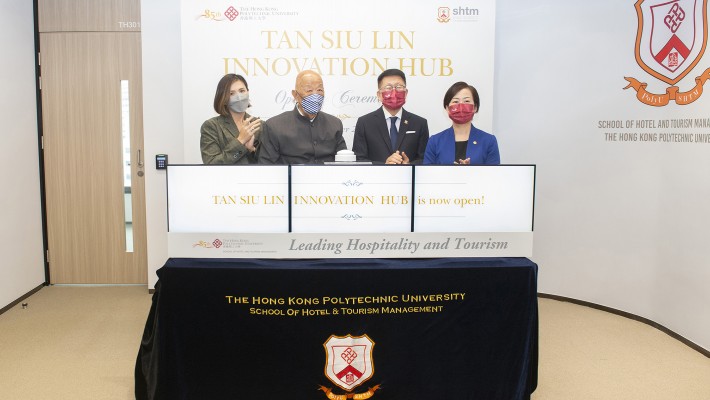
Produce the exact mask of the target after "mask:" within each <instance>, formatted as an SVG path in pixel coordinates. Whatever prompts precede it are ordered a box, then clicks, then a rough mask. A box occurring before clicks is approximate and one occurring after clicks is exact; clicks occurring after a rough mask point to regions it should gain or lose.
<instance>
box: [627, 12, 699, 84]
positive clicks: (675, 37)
mask: <svg viewBox="0 0 710 400" xmlns="http://www.w3.org/2000/svg"><path fill="white" fill-rule="evenodd" d="M707 2H708V0H671V1H668V0H639V1H637V2H636V4H635V6H636V13H637V14H638V32H637V34H636V49H635V52H636V61H637V62H638V64H639V65H640V66H641V68H643V69H644V70H645V71H646V72H648V73H649V74H651V75H652V76H654V77H655V78H657V79H659V80H661V81H663V82H666V83H668V84H669V85H675V84H676V83H677V82H678V81H680V80H681V79H683V77H685V76H686V75H687V74H688V73H689V72H690V70H692V69H693V67H695V65H696V64H697V63H698V61H700V59H701V58H702V56H703V54H704V53H705V45H706V43H707V35H708V29H707Z"/></svg>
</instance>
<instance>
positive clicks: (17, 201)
mask: <svg viewBox="0 0 710 400" xmlns="http://www.w3.org/2000/svg"><path fill="white" fill-rule="evenodd" d="M0 48H1V49H2V52H3V57H2V62H0V88H2V90H0V126H2V130H0V188H2V189H0V191H1V193H2V195H0V221H2V223H1V224H0V254H2V258H3V260H2V263H0V308H2V307H4V306H6V305H8V304H10V303H11V302H13V301H14V300H16V299H18V298H19V297H21V296H22V295H24V294H25V293H27V292H29V291H30V290H32V289H34V288H35V287H37V286H39V285H41V284H42V283H43V282H44V258H43V254H42V253H43V247H42V218H41V205H40V189H39V188H40V186H39V160H38V155H37V106H36V101H35V67H34V23H33V14H32V2H31V1H27V0H3V1H2V2H0Z"/></svg>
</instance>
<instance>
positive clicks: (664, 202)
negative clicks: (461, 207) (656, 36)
mask: <svg viewBox="0 0 710 400" xmlns="http://www.w3.org/2000/svg"><path fill="white" fill-rule="evenodd" d="M498 17H499V19H498V22H497V25H496V28H497V32H496V35H497V46H496V56H497V59H496V82H495V87H496V99H495V107H496V112H495V119H494V128H495V130H494V132H495V133H496V135H497V136H498V140H499V143H500V146H501V157H502V158H503V159H504V160H505V162H511V163H528V162H529V163H536V164H537V166H538V169H537V187H536V188H537V199H536V207H535V250H534V260H535V261H536V262H537V263H539V265H540V275H539V290H540V291H541V292H545V293H550V294H557V295H562V296H566V297H571V298H576V299H581V300H585V301H589V302H592V303H597V304H601V305H605V306H608V307H612V308H616V309H621V310H624V311H627V312H630V313H632V314H636V315H640V316H642V317H645V318H648V319H650V320H653V321H655V322H658V323H659V324H661V325H664V326H666V327H667V328H669V329H671V330H673V331H675V332H677V333H679V334H680V335H682V336H684V337H686V338H687V339H690V340H691V341H693V342H695V343H697V344H698V345H700V346H702V347H704V348H705V349H710V311H708V308H707V304H710V290H707V286H708V283H709V282H710V261H709V260H710V247H709V246H707V244H706V243H707V240H708V239H707V238H708V235H707V226H708V224H710V208H708V207H707V205H706V203H707V200H706V199H707V198H708V194H710V179H708V177H707V176H708V172H710V157H709V156H710V144H707V143H705V144H698V143H667V142H666V143H664V142H646V143H642V142H610V141H606V140H605V136H604V133H605V131H606V130H604V129H599V128H598V121H599V120H607V119H611V120H623V121H626V120H634V121H636V120H641V119H652V120H656V121H657V120H659V119H672V118H710V86H708V85H706V87H705V89H706V91H708V92H706V93H705V94H704V95H703V96H702V97H701V98H700V99H699V100H697V101H696V102H695V103H692V104H690V105H687V106H678V105H675V104H670V105H668V106H665V107H651V106H647V105H644V104H642V103H640V102H639V101H638V100H637V99H636V93H635V92H634V91H633V89H628V90H623V88H624V87H625V86H626V84H627V82H626V81H625V80H624V77H627V76H630V77H634V78H636V79H639V80H640V81H644V82H648V83H649V86H648V90H649V91H652V92H655V93H665V87H667V86H668V85H663V84H661V82H659V81H658V80H655V79H653V78H652V77H650V75H648V74H646V73H645V72H644V71H643V70H641V68H640V67H639V66H638V64H637V63H636V61H635V57H634V43H635V38H636V27H637V17H636V12H635V10H634V2H631V1H628V2H619V1H614V0H600V1H595V2H570V1H565V0H542V1H535V2H530V1H524V0H500V1H498ZM708 67H710V57H709V56H708V55H706V56H705V57H704V59H703V60H702V61H701V62H700V63H699V64H698V66H697V67H696V68H695V69H694V70H692V71H691V73H690V74H689V76H688V79H684V80H683V81H681V82H679V83H678V84H677V85H678V86H679V87H680V89H681V91H686V90H689V89H690V88H691V87H693V86H694V85H695V82H694V80H693V78H694V77H696V76H698V75H700V73H701V72H702V71H704V70H705V69H706V68H708ZM621 131H622V132H624V131H625V132H644V131H645V132H650V133H662V132H679V133H684V132H699V133H705V134H707V133H710V129H708V128H705V129H671V130H668V129H665V130H664V129H658V128H656V129H653V128H649V129H635V128H634V129H629V130H626V129H624V130H621Z"/></svg>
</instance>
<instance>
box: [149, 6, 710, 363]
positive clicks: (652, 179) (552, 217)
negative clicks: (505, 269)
mask: <svg viewBox="0 0 710 400" xmlns="http://www.w3.org/2000/svg"><path fill="white" fill-rule="evenodd" d="M142 3H143V5H142V25H143V46H144V49H143V57H144V58H143V65H144V104H145V110H144V117H145V137H146V140H145V148H146V154H147V155H148V157H152V156H153V155H154V154H155V153H162V152H165V153H169V154H170V162H171V163H180V162H182V161H183V154H184V149H183V145H182V143H183V141H182V137H181V136H180V132H182V126H181V121H182V119H181V117H180V113H181V105H182V98H181V93H180V87H181V85H180V79H181V71H180V62H181V55H180V47H181V45H180V26H179V16H180V2H179V1H178V0H151V1H143V2H142ZM462 3H465V1H463V0H462ZM633 3H634V2H631V1H629V2H618V1H615V0H600V1H597V2H586V3H581V2H570V1H568V0H542V1H535V2H530V1H524V0H499V1H498V2H497V23H496V50H495V54H496V72H495V86H494V87H495V99H494V104H493V106H494V107H495V111H494V131H493V133H494V134H496V135H497V137H498V140H499V143H500V147H501V156H502V159H503V161H504V162H505V163H535V164H537V165H538V170H537V173H538V175H537V176H538V179H537V199H536V210H535V211H536V214H535V257H534V261H536V262H538V263H539V265H540V275H539V290H540V291H541V292H545V293H550V294H557V295H562V296H567V297H572V298H576V299H581V300H585V301H590V302H593V303H597V304H601V305H605V306H609V307H613V308H617V309H621V310H624V311H627V312H630V313H633V314H637V315H640V316H642V317H645V318H648V319H651V320H653V321H656V322H658V323H660V324H662V325H664V326H666V327H667V328H669V329H671V330H673V331H675V332H677V333H679V334H681V335H683V336H684V337H686V338H688V339H689V340H691V341H693V342H695V343H697V344H698V345H700V346H702V347H704V348H706V349H710V311H708V308H707V307H706V305H707V304H710V290H707V283H708V282H710V262H709V261H707V260H710V246H707V245H705V242H706V241H707V239H706V238H707V234H706V231H707V228H706V226H707V225H708V224H709V223H710V208H708V207H707V205H706V204H705V201H704V200H705V199H707V198H708V195H709V194H710V179H707V174H708V172H709V171H710V157H708V155H709V154H708V153H709V152H710V150H709V149H710V144H707V145H700V144H697V145H688V144H681V143H625V142H607V141H605V140H604V131H603V130H600V129H598V128H597V121H598V120H604V119H622V120H627V119H629V120H638V119H656V120H658V119H670V118H701V117H702V118H710V107H709V106H710V86H708V87H706V89H707V91H708V93H706V94H705V95H704V96H703V97H702V98H701V99H700V100H698V101H697V102H695V103H693V104H692V105H689V106H683V107H681V106H676V105H669V106H667V107H664V108H654V107H649V106H646V105H643V104H641V103H639V102H638V101H636V100H635V93H634V92H633V91H632V89H629V90H626V91H625V90H623V87H624V86H626V81H624V79H623V78H624V77H625V76H634V77H636V78H639V79H642V80H646V81H649V82H650V83H649V90H653V91H655V92H657V93H658V92H664V91H665V89H663V88H661V87H660V86H657V85H656V84H655V83H651V81H650V79H648V78H647V76H645V75H643V71H642V70H641V69H640V68H639V67H638V66H637V65H636V63H635V59H634V56H633V48H634V40H635V32H636V14H635V11H634V8H633ZM434 6H435V5H433V6H432V7H434ZM449 6H454V4H449ZM474 39H475V38H474ZM464 45H465V43H464ZM701 66H702V68H703V69H704V68H707V67H710V56H707V55H706V56H705V58H704V60H702V62H701V63H700V64H699V67H698V68H697V69H700V67H701ZM698 74H699V72H698V71H695V70H694V71H693V72H692V73H691V75H692V76H693V77H694V76H697V75H698ZM471 81H475V77H471ZM690 81H691V84H690V85H691V86H692V77H691V79H690ZM679 85H680V84H679ZM682 85H683V87H682V89H683V90H687V89H688V83H687V82H682ZM708 85H710V84H708ZM443 92H444V89H442V96H443ZM432 102H433V103H434V104H435V105H436V107H437V109H438V105H439V103H440V99H439V97H438V96H437V97H435V98H433V99H432ZM706 110H708V111H706ZM656 131H657V132H661V131H660V130H656ZM701 131H702V130H701ZM704 132H707V133H710V130H708V129H705V130H704ZM146 178H147V179H146V183H147V194H146V197H147V198H146V200H147V204H148V206H147V207H148V210H147V213H148V251H149V258H148V263H149V265H148V268H149V280H150V285H151V286H152V285H154V284H155V282H156V279H157V278H156V276H155V274H154V271H155V270H156V269H157V268H159V267H160V266H161V265H162V263H163V262H164V261H165V259H166V257H167V242H166V238H165V236H166V235H165V232H166V223H165V220H166V206H165V204H166V199H165V195H164V193H165V183H164V175H163V174H162V173H160V172H156V171H155V170H152V171H151V170H150V169H149V170H148V171H147V174H146Z"/></svg>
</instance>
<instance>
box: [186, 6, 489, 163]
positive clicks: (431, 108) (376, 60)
mask: <svg viewBox="0 0 710 400" xmlns="http://www.w3.org/2000/svg"><path fill="white" fill-rule="evenodd" d="M495 6H496V3H495V0H480V1H475V2H473V1H470V0H460V1H458V2H455V3H447V4H442V3H431V2H412V1H403V0H392V1H387V2H382V1H375V0H360V1H356V2H340V1H335V2H325V1H314V0H305V1H299V2H294V1H288V0H269V1H266V2H264V1H257V0H250V1H240V2H234V1H224V0H208V1H200V2H194V1H185V0H183V1H182V73H183V82H182V84H183V117H184V129H185V132H184V140H185V162H186V163H196V164H199V163H201V158H200V150H199V138H200V126H201V125H202V123H203V122H204V121H205V120H207V119H208V118H211V117H213V116H214V115H216V114H215V111H214V109H213V108H212V103H213V100H214V94H215V90H216V87H217V82H218V81H219V80H220V78H221V77H222V76H223V75H225V74H227V73H236V74H240V75H242V76H244V77H245V78H246V80H247V82H248V84H249V89H250V98H251V103H252V106H253V107H252V108H250V110H249V113H250V114H252V115H256V116H259V117H261V118H262V119H268V118H269V117H272V116H274V115H278V114H280V113H282V112H284V111H286V110H290V109H292V108H293V107H294V103H293V97H292V96H291V90H292V89H293V88H294V84H295V78H296V75H297V74H298V72H299V71H302V70H306V69H312V70H316V71H318V72H320V74H321V75H322V76H323V81H324V86H325V92H326V93H325V95H326V100H325V102H324V105H323V111H325V112H327V113H330V114H333V115H335V116H337V117H338V118H340V119H341V120H342V121H343V127H344V132H343V134H344V136H345V140H346V142H347V144H348V148H352V138H353V134H354V130H355V122H356V120H357V118H358V117H359V116H361V115H363V114H366V113H369V112H371V111H373V110H375V109H376V108H378V107H380V106H381V104H380V102H379V101H378V100H377V96H376V92H377V76H378V75H379V74H380V73H381V72H382V71H383V70H385V69H389V68H399V69H401V70H402V71H404V73H405V74H406V76H407V87H408V89H409V94H408V97H407V103H406V104H405V106H404V108H405V109H407V110H408V111H410V112H413V113H415V114H418V115H420V116H422V117H424V118H426V119H428V121H429V131H430V132H431V134H434V133H437V132H439V131H442V130H444V129H445V128H447V127H449V126H450V125H451V123H450V121H449V119H448V117H447V115H446V112H445V110H444V108H443V103H442V101H443V98H444V94H445V92H446V90H447V89H448V88H449V87H450V86H451V85H452V84H453V83H455V82H457V81H466V82H468V83H470V84H472V85H473V86H475V87H476V88H477V89H478V91H479V94H480V96H481V108H480V109H481V113H480V114H479V115H477V116H476V117H475V118H474V124H475V125H476V126H477V127H478V128H480V129H483V130H484V131H487V132H491V128H492V121H493V107H492V106H493V64H494V42H495V40H494V38H495V8H496V7H495Z"/></svg>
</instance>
